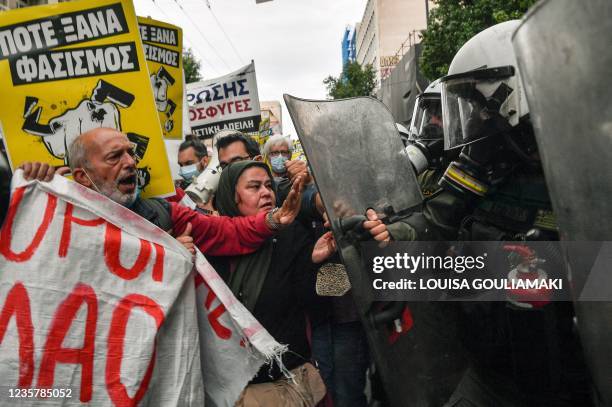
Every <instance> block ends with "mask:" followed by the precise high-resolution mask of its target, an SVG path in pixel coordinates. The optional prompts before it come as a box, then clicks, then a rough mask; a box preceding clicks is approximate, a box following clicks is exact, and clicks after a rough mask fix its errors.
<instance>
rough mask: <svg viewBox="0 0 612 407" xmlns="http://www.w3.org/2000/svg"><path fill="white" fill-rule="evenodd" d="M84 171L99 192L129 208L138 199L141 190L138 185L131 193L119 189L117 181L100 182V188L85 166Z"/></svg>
mask: <svg viewBox="0 0 612 407" xmlns="http://www.w3.org/2000/svg"><path fill="white" fill-rule="evenodd" d="M83 172H84V173H85V175H86V176H87V179H89V182H91V183H92V185H93V186H94V189H95V190H96V191H98V193H100V194H102V195H104V196H105V197H107V198H109V199H111V200H113V201H115V202H117V203H118V204H120V205H123V206H125V207H128V208H129V207H131V206H132V205H133V204H134V202H136V199H138V195H139V192H140V191H139V188H138V186H136V188H135V189H134V192H132V193H131V194H124V193H123V192H121V191H119V188H118V187H117V183H114V184H111V183H110V182H107V183H100V185H101V188H99V187H98V185H97V184H96V183H95V182H94V180H93V179H92V178H91V177H90V176H89V174H88V173H87V171H85V168H83Z"/></svg>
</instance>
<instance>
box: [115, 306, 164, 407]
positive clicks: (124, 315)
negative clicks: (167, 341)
mask: <svg viewBox="0 0 612 407" xmlns="http://www.w3.org/2000/svg"><path fill="white" fill-rule="evenodd" d="M135 307H140V308H142V309H144V311H145V312H146V313H147V314H149V315H150V316H152V317H153V318H154V319H155V323H156V324H157V330H159V327H160V326H161V324H162V322H163V321H164V312H163V310H162V309H161V307H160V306H159V305H158V304H157V303H156V302H155V301H153V300H152V299H150V298H149V297H146V296H144V295H139V294H129V295H127V296H126V297H125V298H123V299H121V301H120V302H119V304H118V305H117V307H116V308H115V311H114V312H113V318H112V321H111V325H110V330H109V333H108V340H107V346H108V355H107V358H106V389H107V391H108V394H109V396H110V398H111V400H112V401H113V403H115V405H117V406H119V407H122V406H136V405H137V404H138V403H139V402H140V400H141V399H142V397H143V396H144V395H145V393H146V391H147V389H148V387H149V381H150V380H151V376H152V374H153V368H154V366H155V353H156V348H157V339H156V340H155V343H154V345H153V346H154V348H153V354H152V355H151V360H150V362H149V366H148V367H147V370H146V372H145V375H144V377H143V378H142V382H141V383H140V387H139V388H138V390H137V391H136V394H134V397H133V398H131V397H130V396H129V395H128V393H127V389H126V387H125V386H124V385H123V383H121V361H122V359H123V344H124V339H125V331H126V327H127V323H128V320H129V318H130V313H131V312H132V309H133V308H135Z"/></svg>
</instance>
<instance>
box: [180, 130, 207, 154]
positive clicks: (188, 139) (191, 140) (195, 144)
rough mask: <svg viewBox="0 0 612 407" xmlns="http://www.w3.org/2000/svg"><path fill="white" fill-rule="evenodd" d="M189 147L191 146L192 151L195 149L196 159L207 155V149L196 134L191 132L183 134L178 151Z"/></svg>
mask: <svg viewBox="0 0 612 407" xmlns="http://www.w3.org/2000/svg"><path fill="white" fill-rule="evenodd" d="M190 147H191V148H193V151H195V155H196V157H198V160H201V159H202V157H207V156H208V150H207V149H206V146H205V145H204V143H202V142H201V141H200V139H198V137H197V136H194V135H192V134H188V135H187V136H185V141H183V142H182V143H181V145H180V146H179V153H180V152H181V151H183V150H187V149H188V148H190Z"/></svg>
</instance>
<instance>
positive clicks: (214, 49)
mask: <svg viewBox="0 0 612 407" xmlns="http://www.w3.org/2000/svg"><path fill="white" fill-rule="evenodd" d="M174 2H175V3H176V4H177V5H178V6H179V8H180V9H181V11H182V12H183V14H184V15H185V17H187V19H188V20H189V21H190V22H191V24H192V25H193V26H194V27H195V28H196V30H198V32H199V33H200V36H201V37H202V39H203V40H204V41H205V42H206V43H207V44H208V46H209V47H210V48H211V49H212V50H213V52H214V53H215V54H216V55H217V57H219V59H220V60H221V62H223V64H224V65H225V67H226V68H227V69H228V70H231V68H230V66H229V65H228V64H227V62H226V61H225V59H223V57H222V56H221V54H220V53H219V52H218V51H217V49H216V48H215V47H214V46H213V45H212V44H211V43H210V41H208V39H206V36H205V35H204V33H203V32H202V30H200V27H198V25H197V24H196V23H195V21H193V19H192V18H191V16H189V14H187V12H186V11H185V9H184V8H183V6H181V4H180V3H179V2H178V1H177V0H174Z"/></svg>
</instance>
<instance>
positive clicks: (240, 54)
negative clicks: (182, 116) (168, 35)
mask: <svg viewBox="0 0 612 407" xmlns="http://www.w3.org/2000/svg"><path fill="white" fill-rule="evenodd" d="M209 2H210V6H211V9H212V13H211V10H209V9H208V8H207V6H206V0H176V1H175V0H155V1H153V0H135V1H134V5H135V7H136V13H137V14H138V15H139V16H150V17H152V18H154V19H156V20H161V21H166V22H169V23H171V24H174V25H178V26H180V27H182V28H183V38H184V46H185V47H190V48H191V49H192V50H193V51H194V54H195V55H196V57H197V58H198V59H199V60H200V62H201V66H202V69H201V73H202V76H203V78H205V79H207V78H214V77H217V76H221V75H224V74H226V73H229V72H232V71H234V70H236V69H238V68H240V67H241V66H243V65H246V64H248V63H249V62H250V61H251V60H254V61H255V69H256V72H257V85H258V88H259V99H260V100H278V101H280V102H281V104H282V105H283V117H282V121H283V133H284V134H291V135H293V136H295V130H294V128H293V124H291V119H290V118H289V114H288V112H287V109H286V108H285V104H284V102H283V94H284V93H288V94H290V95H293V96H297V97H301V98H307V99H325V98H326V91H325V86H324V85H323V79H324V78H326V77H327V76H328V75H334V76H338V75H339V74H340V72H341V70H342V54H341V40H342V36H343V34H344V28H345V27H346V25H347V24H355V23H356V22H358V21H360V20H361V17H362V16H363V12H364V10H365V5H366V3H367V0H308V1H304V0H272V1H269V2H266V3H261V4H256V3H255V0H209ZM215 17H216V20H215ZM217 21H218V23H219V24H218V23H217ZM220 27H223V30H222V29H221V28H220ZM223 31H225V34H227V36H226V35H225V34H224V32H223ZM227 37H229V39H230V41H231V43H230V41H228V39H227ZM231 44H233V45H234V47H232V45H231ZM234 48H235V49H236V51H234Z"/></svg>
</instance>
